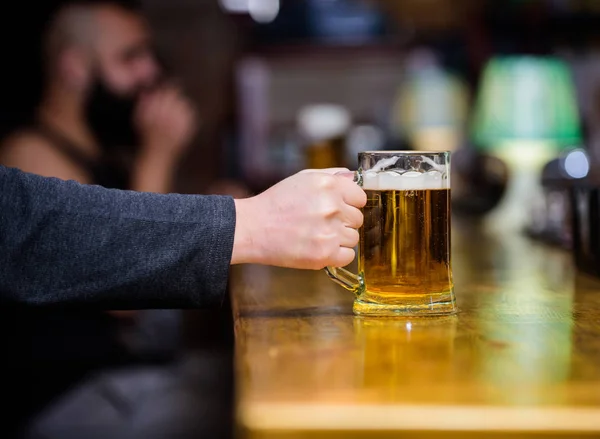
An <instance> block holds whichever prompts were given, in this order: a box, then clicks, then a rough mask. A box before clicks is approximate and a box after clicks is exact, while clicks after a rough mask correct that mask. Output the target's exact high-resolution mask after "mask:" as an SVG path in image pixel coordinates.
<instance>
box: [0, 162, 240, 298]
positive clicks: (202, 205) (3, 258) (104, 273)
mask: <svg viewBox="0 0 600 439" xmlns="http://www.w3.org/2000/svg"><path fill="white" fill-rule="evenodd" d="M234 231H235V204H234V202H233V199H232V198H230V197H221V196H196V195H176V194H171V195H158V194H148V193H138V192H130V191H118V190H110V189H104V188H102V187H100V186H91V185H81V184H78V183H76V182H73V181H68V182H65V181H62V180H58V179H53V178H44V177H39V176H37V175H32V174H27V173H23V172H20V171H18V170H16V169H9V168H4V167H1V166H0V302H1V303H4V304H10V303H13V304H32V305H52V304H61V305H86V306H88V305H89V306H92V307H96V308H107V309H123V308H134V309H141V308H187V307H198V306H209V305H212V304H215V303H219V302H220V301H221V300H222V297H223V293H224V291H225V289H226V285H227V277H228V271H229V264H230V260H231V252H232V248H233V235H234Z"/></svg>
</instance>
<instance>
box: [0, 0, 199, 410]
mask: <svg viewBox="0 0 600 439" xmlns="http://www.w3.org/2000/svg"><path fill="white" fill-rule="evenodd" d="M43 61H44V64H43V65H44V71H43V74H44V89H43V93H42V96H41V100H40V103H39V105H38V107H37V109H36V112H35V115H34V118H33V121H32V123H31V124H30V126H27V127H25V128H23V129H21V130H19V131H17V132H15V133H13V134H12V135H11V136H10V137H8V138H7V139H6V141H5V142H4V144H3V145H2V148H0V164H2V165H5V166H10V167H15V168H19V169H21V170H23V171H26V172H30V173H35V174H39V175H42V176H48V177H58V178H60V179H63V180H75V181H78V182H79V183H86V184H97V185H101V186H104V187H107V188H116V189H133V190H136V191H142V192H159V193H166V192H171V188H172V180H173V176H174V173H175V171H176V168H177V164H178V162H179V160H180V158H181V155H182V153H184V152H185V150H186V148H187V147H188V145H189V144H190V142H191V140H192V137H193V135H194V133H195V131H196V121H195V116H194V111H193V109H192V106H191V105H190V103H189V102H188V101H187V99H186V98H185V97H183V95H182V94H181V92H180V91H179V90H178V88H177V87H176V86H175V85H174V84H169V83H167V82H166V81H165V80H164V78H163V72H161V70H160V68H159V66H158V63H157V60H156V59H155V57H154V54H153V52H152V46H151V37H150V34H149V29H148V27H147V25H146V23H145V21H144V19H143V17H142V16H141V15H140V13H139V12H138V11H137V10H136V9H134V8H132V7H128V6H125V5H124V4H122V3H119V2H117V1H111V0H101V1H87V2H77V1H69V2H67V3H66V4H65V5H63V6H62V7H61V8H59V9H58V10H57V11H55V13H54V14H53V15H52V17H51V19H50V20H49V21H48V24H47V27H46V29H45V32H44V35H43ZM67 251H69V250H67ZM68 256H69V255H67V254H61V255H59V257H61V258H68ZM40 292H42V291H40ZM11 312H12V311H11ZM132 319H135V322H136V324H135V325H131V324H130V323H131V320H132ZM16 328H22V330H21V331H17V332H18V333H19V334H21V337H23V339H22V344H23V345H25V346H28V347H29V356H28V357H25V359H28V360H30V361H29V363H24V364H23V366H22V367H23V368H28V367H31V371H30V375H29V381H30V382H32V383H34V385H35V387H36V392H35V394H32V395H31V403H32V405H34V406H39V405H43V404H44V403H45V402H46V401H48V400H51V399H52V398H53V397H54V395H56V394H58V393H60V392H62V391H63V390H64V389H65V388H68V387H69V386H71V385H72V384H73V383H74V382H76V381H77V380H79V379H80V378H81V377H82V376H85V375H86V374H88V373H89V372H90V371H93V370H95V369H98V368H103V367H110V366H114V365H119V364H124V363H129V362H131V361H137V359H138V358H139V356H140V355H141V354H142V353H143V358H146V356H147V355H150V354H152V356H156V355H160V356H161V357H162V356H164V355H165V354H170V353H172V352H173V350H174V349H175V348H176V347H177V344H176V342H177V340H178V318H177V313H176V312H170V311H147V312H143V313H136V312H132V311H111V312H110V313H106V312H103V311H101V310H89V311H80V310H77V311H73V310H52V311H47V310H42V311H39V312H38V311H33V310H29V309H26V310H23V311H22V312H20V313H19V319H18V322H17V326H16ZM13 329H14V328H13ZM157 332H158V333H159V335H160V337H158V336H157V335H156V333H157ZM91 339H93V340H94V343H90V342H89V340H91ZM125 341H126V342H125ZM40 366H41V367H40ZM36 399H37V400H36Z"/></svg>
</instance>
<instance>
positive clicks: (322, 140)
mask: <svg viewBox="0 0 600 439" xmlns="http://www.w3.org/2000/svg"><path fill="white" fill-rule="evenodd" d="M297 123H298V131H299V133H300V136H301V139H302V140H301V141H302V144H303V145H304V151H305V159H306V166H305V167H307V168H310V169H323V168H333V167H340V166H348V165H349V164H348V163H347V161H346V157H347V156H346V139H347V135H348V132H349V130H350V128H351V125H352V121H351V116H350V112H349V111H348V110H347V109H346V108H345V107H343V106H341V105H333V104H315V105H310V106H307V107H304V108H302V109H301V110H300V112H299V113H298V120H297Z"/></svg>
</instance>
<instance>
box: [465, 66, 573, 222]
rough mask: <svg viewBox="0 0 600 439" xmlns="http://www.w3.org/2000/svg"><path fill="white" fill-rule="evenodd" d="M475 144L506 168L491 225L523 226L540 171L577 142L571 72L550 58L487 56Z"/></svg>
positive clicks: (477, 107)
mask: <svg viewBox="0 0 600 439" xmlns="http://www.w3.org/2000/svg"><path fill="white" fill-rule="evenodd" d="M472 128H473V133H472V134H473V140H474V143H475V144H476V145H477V146H478V147H479V148H482V149H484V150H485V151H486V153H488V154H492V155H495V156H496V157H498V158H500V159H501V160H503V161H504V162H505V163H506V165H507V166H508V167H509V172H510V176H509V182H508V187H507V190H506V193H505V195H504V198H503V199H502V201H501V202H500V203H499V205H498V206H497V208H496V209H494V211H492V212H491V213H490V215H489V217H488V218H487V222H488V225H490V226H491V227H492V228H493V229H501V230H511V231H522V230H523V229H524V227H525V226H526V224H527V221H528V217H529V208H530V206H532V203H534V202H535V201H536V200H540V199H541V198H542V187H541V181H540V180H541V171H542V168H543V167H544V165H545V164H546V163H548V162H549V161H550V160H552V159H553V158H555V157H556V156H557V155H558V154H559V153H560V151H561V150H565V149H568V148H570V147H576V146H578V145H579V144H580V141H581V131H580V125H579V113H578V107H577V102H576V98H575V91H574V88H573V84H572V80H571V75H570V72H569V69H568V67H567V66H566V64H565V63H563V62H562V61H560V60H559V59H556V58H552V57H533V56H514V57H500V58H495V59H492V60H491V61H490V62H489V63H488V65H487V66H486V68H485V71H484V74H483V79H482V83H481V88H480V92H479V95H478V97H477V101H476V103H475V112H474V118H473V126H472Z"/></svg>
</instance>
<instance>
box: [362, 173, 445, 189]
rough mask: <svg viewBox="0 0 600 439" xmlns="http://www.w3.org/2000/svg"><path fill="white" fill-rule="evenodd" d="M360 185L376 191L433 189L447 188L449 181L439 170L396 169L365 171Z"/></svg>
mask: <svg viewBox="0 0 600 439" xmlns="http://www.w3.org/2000/svg"><path fill="white" fill-rule="evenodd" d="M362 187H363V189H365V190H376V191H386V190H396V191H415V190H433V189H449V188H450V182H449V181H448V178H447V176H446V175H444V174H443V173H442V172H439V171H429V172H416V171H408V172H404V173H402V174H401V173H399V172H396V171H385V172H374V171H366V172H365V173H364V175H363V184H362Z"/></svg>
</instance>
